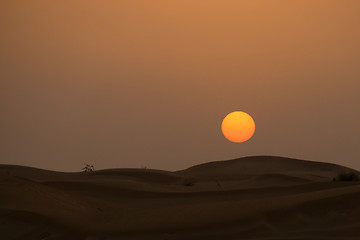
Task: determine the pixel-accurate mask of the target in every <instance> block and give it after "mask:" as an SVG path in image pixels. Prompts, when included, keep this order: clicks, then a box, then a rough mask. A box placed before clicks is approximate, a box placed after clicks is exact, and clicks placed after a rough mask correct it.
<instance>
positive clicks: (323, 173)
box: [0, 157, 360, 240]
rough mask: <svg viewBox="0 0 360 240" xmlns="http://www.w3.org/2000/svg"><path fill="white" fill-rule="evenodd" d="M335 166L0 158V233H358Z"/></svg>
mask: <svg viewBox="0 0 360 240" xmlns="http://www.w3.org/2000/svg"><path fill="white" fill-rule="evenodd" d="M341 172H356V171H355V170H352V169H349V168H346V167H342V166H339V165H334V164H328V163H320V162H310V161H302V160H296V159H289V158H281V157H247V158H241V159H235V160H230V161H220V162H212V163H206V164H202V165H198V166H194V167H191V168H188V169H186V170H183V171H177V172H167V171H159V170H149V169H110V170H101V171H95V172H92V173H61V172H52V171H46V170H40V169H35V168H29V167H21V166H11V165H0V239H88V240H90V239H196V240H199V239H222V240H231V239H264V240H265V239H267V240H269V239H283V240H285V239H292V240H295V239H297V240H300V239H302V240H310V239H312V240H324V239H334V240H335V239H360V184H359V183H360V182H339V181H336V182H333V181H332V179H333V178H334V177H336V176H337V175H338V173H341ZM356 173H357V172H356Z"/></svg>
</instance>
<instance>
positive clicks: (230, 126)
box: [221, 111, 255, 143]
mask: <svg viewBox="0 0 360 240" xmlns="http://www.w3.org/2000/svg"><path fill="white" fill-rule="evenodd" d="M221 130H222V132H223V134H224V136H225V137H226V138H227V139H228V140H229V141H231V142H236V143H240V142H245V141H247V140H249V139H250V138H251V137H252V136H253V135H254V132H255V122H254V120H253V119H252V117H251V116H250V115H249V114H247V113H245V112H241V111H235V112H232V113H229V114H228V115H227V116H226V117H225V118H224V120H223V122H222V124H221Z"/></svg>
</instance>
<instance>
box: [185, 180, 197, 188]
mask: <svg viewBox="0 0 360 240" xmlns="http://www.w3.org/2000/svg"><path fill="white" fill-rule="evenodd" d="M194 185H195V183H194V182H193V181H191V180H189V179H185V180H184V186H186V187H191V186H194Z"/></svg>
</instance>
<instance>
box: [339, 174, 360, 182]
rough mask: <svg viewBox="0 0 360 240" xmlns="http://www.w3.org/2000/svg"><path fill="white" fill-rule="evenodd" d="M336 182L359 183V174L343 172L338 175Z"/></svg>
mask: <svg viewBox="0 0 360 240" xmlns="http://www.w3.org/2000/svg"><path fill="white" fill-rule="evenodd" d="M336 181H340V182H355V181H359V174H357V173H355V172H342V173H339V174H338V176H337V178H336Z"/></svg>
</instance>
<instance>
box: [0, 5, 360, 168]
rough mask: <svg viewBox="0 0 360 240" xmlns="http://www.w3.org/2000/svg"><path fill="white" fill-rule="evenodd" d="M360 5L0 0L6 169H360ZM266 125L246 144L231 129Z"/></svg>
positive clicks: (1, 159)
mask: <svg viewBox="0 0 360 240" xmlns="http://www.w3.org/2000/svg"><path fill="white" fill-rule="evenodd" d="M359 22H360V2H359V1H355V0H353V1H351V0H347V1H325V0H323V1H241V2H240V1H226V2H219V1H190V0H185V1H184V0H182V1H180V0H176V1H102V2H95V1H91V2H90V1H71V2H63V1H16V2H15V1H1V3H0V33H1V38H0V51H1V55H0V62H1V64H0V79H1V80H0V110H1V113H2V114H1V119H0V130H1V135H0V144H1V147H0V164H17V165H26V166H33V167H38V168H45V169H50V170H58V171H79V170H80V169H81V167H83V164H84V163H91V164H94V166H95V168H96V169H104V168H123V167H134V168H138V167H144V166H147V167H148V168H157V169H164V170H179V169H183V168H186V167H190V166H192V165H196V164H200V163H203V162H208V161H216V160H225V159H232V158H238V157H242V156H249V155H277V156H284V157H293V158H299V159H305V160H312V161H324V162H331V163H336V164H340V165H343V166H347V167H352V168H355V169H358V170H359V169H360V161H359V160H360V146H359V143H360V127H359V119H360V111H359V107H360V106H359V103H360V95H359V90H360V81H359V79H360V68H359V59H360V46H359V42H360V29H359V27H358V26H359ZM236 110H240V111H245V112H247V113H249V114H250V115H251V116H252V117H253V118H254V120H255V123H256V130H255V134H254V136H253V137H252V139H250V140H249V141H247V142H244V143H240V144H236V143H231V142H229V141H228V140H226V139H225V138H224V136H223V135H222V133H221V129H220V125H221V121H222V120H223V118H224V117H225V116H226V115H227V114H228V113H230V112H232V111H236Z"/></svg>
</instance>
